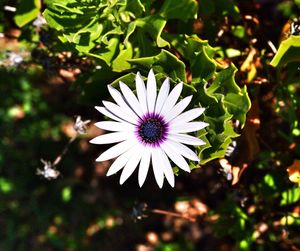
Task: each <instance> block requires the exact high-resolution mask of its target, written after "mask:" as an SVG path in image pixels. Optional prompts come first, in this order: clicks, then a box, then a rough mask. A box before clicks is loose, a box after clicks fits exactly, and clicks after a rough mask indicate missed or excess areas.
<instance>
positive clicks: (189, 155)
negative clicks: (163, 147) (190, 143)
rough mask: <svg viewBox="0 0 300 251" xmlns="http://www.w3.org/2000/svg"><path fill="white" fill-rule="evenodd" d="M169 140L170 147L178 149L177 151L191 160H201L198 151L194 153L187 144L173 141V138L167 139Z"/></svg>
mask: <svg viewBox="0 0 300 251" xmlns="http://www.w3.org/2000/svg"><path fill="white" fill-rule="evenodd" d="M167 142H168V143H169V145H170V147H171V148H172V149H173V150H174V151H176V152H177V153H179V154H181V155H182V156H183V157H185V158H188V159H190V160H194V161H199V158H198V156H197V154H196V153H194V152H193V151H192V150H191V149H190V148H188V147H187V146H185V145H183V144H181V143H179V142H176V141H173V140H167Z"/></svg>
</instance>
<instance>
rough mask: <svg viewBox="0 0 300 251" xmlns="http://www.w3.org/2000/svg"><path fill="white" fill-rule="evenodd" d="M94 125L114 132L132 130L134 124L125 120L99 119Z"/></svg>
mask: <svg viewBox="0 0 300 251" xmlns="http://www.w3.org/2000/svg"><path fill="white" fill-rule="evenodd" d="M95 126H97V127H98V128H100V129H103V130H107V131H114V132H117V131H121V132H133V131H134V130H135V126H134V125H133V124H130V123H127V122H115V121H100V122H97V123H95Z"/></svg>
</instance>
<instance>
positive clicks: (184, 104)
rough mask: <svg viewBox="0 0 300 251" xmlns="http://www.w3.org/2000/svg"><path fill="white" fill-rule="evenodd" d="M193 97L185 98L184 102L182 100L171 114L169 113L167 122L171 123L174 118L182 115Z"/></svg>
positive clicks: (166, 116)
mask: <svg viewBox="0 0 300 251" xmlns="http://www.w3.org/2000/svg"><path fill="white" fill-rule="evenodd" d="M192 97H193V96H188V97H186V98H184V99H183V100H181V101H180V102H178V103H177V104H176V105H175V106H174V107H173V108H172V109H171V111H170V112H168V113H167V114H166V115H165V116H164V118H165V120H166V121H167V122H169V121H170V120H172V119H173V118H175V117H177V116H178V115H179V114H180V113H182V112H183V110H184V109H185V108H187V106H188V105H189V103H190V102H191V100H192Z"/></svg>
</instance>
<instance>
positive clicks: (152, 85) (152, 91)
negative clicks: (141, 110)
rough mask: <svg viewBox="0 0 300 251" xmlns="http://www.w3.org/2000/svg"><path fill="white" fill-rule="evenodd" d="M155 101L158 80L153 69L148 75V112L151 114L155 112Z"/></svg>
mask: <svg viewBox="0 0 300 251" xmlns="http://www.w3.org/2000/svg"><path fill="white" fill-rule="evenodd" d="M155 101H156V80H155V76H154V73H153V70H152V69H151V70H150V71H149V74H148V79H147V104H148V111H149V113H152V112H154V108H155Z"/></svg>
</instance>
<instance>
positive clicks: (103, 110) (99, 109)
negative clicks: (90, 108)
mask: <svg viewBox="0 0 300 251" xmlns="http://www.w3.org/2000/svg"><path fill="white" fill-rule="evenodd" d="M95 108H96V109H97V110H98V111H99V112H101V113H102V114H103V115H104V116H107V117H109V118H111V119H113V120H116V121H119V122H124V120H123V119H121V118H119V117H117V116H116V115H114V114H113V113H111V112H110V111H108V110H107V109H106V108H105V107H102V106H95Z"/></svg>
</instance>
